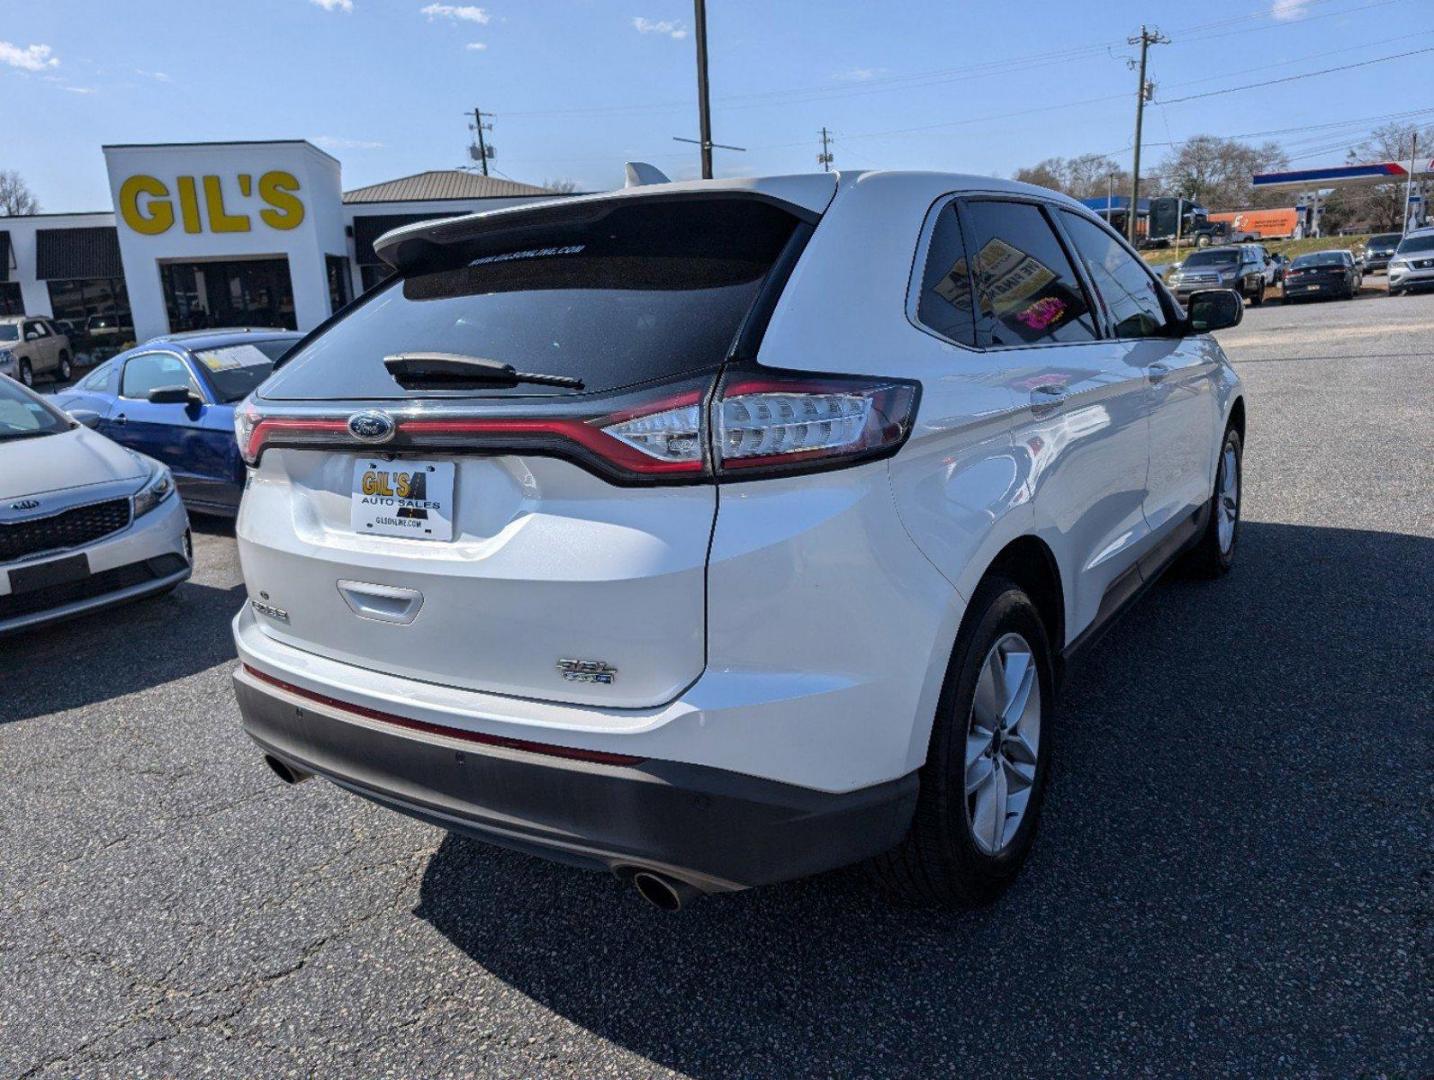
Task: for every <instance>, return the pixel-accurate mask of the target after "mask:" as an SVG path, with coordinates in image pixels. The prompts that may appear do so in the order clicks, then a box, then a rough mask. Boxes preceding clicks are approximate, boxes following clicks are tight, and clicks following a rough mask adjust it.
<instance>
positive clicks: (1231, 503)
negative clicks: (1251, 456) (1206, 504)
mask: <svg viewBox="0 0 1434 1080" xmlns="http://www.w3.org/2000/svg"><path fill="white" fill-rule="evenodd" d="M1244 460H1245V448H1244V440H1243V439H1241V438H1240V433H1239V432H1238V431H1236V430H1235V428H1233V427H1230V428H1227V429H1226V430H1225V438H1224V439H1222V440H1221V442H1220V461H1219V464H1218V465H1217V466H1216V469H1215V490H1214V494H1213V495H1212V496H1211V499H1210V520H1209V521H1208V522H1206V524H1205V531H1204V532H1203V533H1201V534H1200V540H1199V542H1198V543H1197V544H1196V545H1195V547H1194V548H1192V549H1191V551H1190V555H1189V559H1188V561H1187V565H1188V566H1189V567H1190V569H1191V570H1193V571H1194V572H1195V573H1196V574H1197V575H1199V576H1201V577H1207V578H1217V577H1221V576H1223V575H1224V574H1228V573H1229V572H1230V567H1232V566H1234V565H1235V551H1236V549H1237V548H1238V547H1239V543H1240V499H1241V496H1242V492H1243V489H1244Z"/></svg>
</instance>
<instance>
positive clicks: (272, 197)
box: [118, 169, 304, 236]
mask: <svg viewBox="0 0 1434 1080" xmlns="http://www.w3.org/2000/svg"><path fill="white" fill-rule="evenodd" d="M235 179H236V181H237V186H238V191H239V195H240V197H241V198H242V199H243V200H244V202H245V203H249V202H252V201H253V200H254V199H255V198H257V200H258V202H259V203H260V204H261V208H260V209H259V211H258V213H257V215H251V214H249V213H247V212H243V211H242V210H241V209H240V207H241V204H240V203H237V202H236V203H235V204H234V205H233V206H232V207H231V206H227V205H226V204H225V201H224V183H223V181H222V180H221V178H220V177H219V176H217V175H208V176H178V177H176V178H175V180H174V185H173V188H172V189H171V187H170V185H169V184H166V183H165V182H164V181H163V180H161V179H159V178H158V177H155V176H150V175H147V174H145V173H136V174H135V175H133V176H129V177H126V178H125V180H124V181H123V182H122V183H121V184H120V187H119V207H118V209H119V216H120V218H121V219H123V221H124V223H125V224H126V225H128V226H129V227H130V228H131V229H133V230H134V231H135V232H137V233H140V234H141V235H143V236H159V235H160V234H161V233H166V232H168V231H169V230H170V229H172V228H174V225H175V221H176V220H178V222H179V225H180V227H181V228H183V230H184V231H185V232H187V233H200V232H204V231H206V226H207V230H208V231H209V232H212V233H246V232H249V231H251V230H252V229H253V227H254V217H255V216H257V218H258V220H259V222H260V223H262V224H264V225H267V226H268V227H269V228H271V229H281V230H288V229H296V228H298V227H299V225H300V223H302V222H303V220H304V203H303V200H302V199H301V198H300V197H299V180H298V177H296V176H295V175H294V174H293V173H290V172H284V171H283V170H282V169H271V170H270V171H268V172H265V173H261V174H259V176H258V179H257V182H256V181H255V177H254V175H253V174H252V173H239V175H238V176H237V177H236V178H235ZM176 215H177V217H176Z"/></svg>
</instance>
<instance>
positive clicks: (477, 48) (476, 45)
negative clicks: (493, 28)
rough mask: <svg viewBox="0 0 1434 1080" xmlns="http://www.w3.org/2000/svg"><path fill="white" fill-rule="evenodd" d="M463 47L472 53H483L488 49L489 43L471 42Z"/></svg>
mask: <svg viewBox="0 0 1434 1080" xmlns="http://www.w3.org/2000/svg"><path fill="white" fill-rule="evenodd" d="M463 47H464V48H465V49H468V50H469V51H471V52H482V51H483V50H484V49H486V48H487V47H488V43H487V42H486V41H470V42H469V43H468V44H467V45H465V46H463Z"/></svg>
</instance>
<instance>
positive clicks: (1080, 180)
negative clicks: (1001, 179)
mask: <svg viewBox="0 0 1434 1080" xmlns="http://www.w3.org/2000/svg"><path fill="white" fill-rule="evenodd" d="M1127 176H1128V174H1127V173H1126V172H1125V170H1124V169H1122V168H1121V167H1120V165H1119V164H1117V163H1116V162H1115V161H1114V160H1113V159H1111V158H1108V157H1106V156H1105V155H1104V154H1081V155H1080V156H1079V157H1073V158H1061V157H1053V158H1046V160H1045V161H1040V162H1037V163H1036V164H1035V165H1028V166H1026V167H1025V168H1022V169H1017V170H1016V172H1015V175H1014V177H1013V179H1016V180H1020V181H1021V182H1023V183H1026V184H1035V185H1036V186H1037V187H1045V188H1052V189H1053V190H1055V191H1061V192H1064V193H1065V194H1067V195H1070V196H1072V197H1074V198H1077V199H1090V198H1095V197H1096V196H1099V195H1104V194H1105V193H1106V190H1107V188H1109V187H1111V186H1112V178H1114V179H1113V186H1114V189H1115V191H1116V193H1119V192H1120V190H1121V187H1122V184H1123V182H1124V180H1125V179H1126V177H1127Z"/></svg>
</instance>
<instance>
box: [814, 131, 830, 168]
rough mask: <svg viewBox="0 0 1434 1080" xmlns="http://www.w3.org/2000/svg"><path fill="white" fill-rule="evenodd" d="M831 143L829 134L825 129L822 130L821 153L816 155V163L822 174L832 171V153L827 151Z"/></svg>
mask: <svg viewBox="0 0 1434 1080" xmlns="http://www.w3.org/2000/svg"><path fill="white" fill-rule="evenodd" d="M831 141H832V137H831V132H829V131H827V129H826V128H825V127H823V128H822V152H821V153H820V154H818V155H817V161H818V163H819V164H820V165H821V167H822V172H831V171H832V152H831V150H830V149H829V147H830V144H831Z"/></svg>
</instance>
